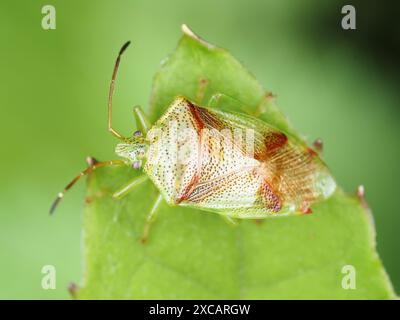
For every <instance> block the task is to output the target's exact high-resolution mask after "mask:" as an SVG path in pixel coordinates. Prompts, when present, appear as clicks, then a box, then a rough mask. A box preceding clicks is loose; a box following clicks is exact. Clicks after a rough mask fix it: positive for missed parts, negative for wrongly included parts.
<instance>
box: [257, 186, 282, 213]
mask: <svg viewBox="0 0 400 320" xmlns="http://www.w3.org/2000/svg"><path fill="white" fill-rule="evenodd" d="M261 196H262V201H263V203H264V205H265V207H266V209H267V210H268V211H272V212H278V211H279V210H281V208H282V203H281V200H280V198H279V196H278V195H277V193H276V192H274V190H273V189H272V187H271V186H270V184H269V183H268V182H267V181H266V180H265V181H264V182H263V183H262V185H261Z"/></svg>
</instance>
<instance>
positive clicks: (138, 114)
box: [133, 106, 150, 135]
mask: <svg viewBox="0 0 400 320" xmlns="http://www.w3.org/2000/svg"><path fill="white" fill-rule="evenodd" d="M133 115H134V116H135V120H136V125H137V126H138V129H139V130H140V131H141V132H143V134H144V135H146V133H147V131H149V129H150V121H149V119H147V116H146V114H145V113H144V112H143V109H142V107H141V106H135V107H133Z"/></svg>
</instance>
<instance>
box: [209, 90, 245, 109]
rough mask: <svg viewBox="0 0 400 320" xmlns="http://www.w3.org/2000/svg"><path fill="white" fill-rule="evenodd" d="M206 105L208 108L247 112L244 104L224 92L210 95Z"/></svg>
mask: <svg viewBox="0 0 400 320" xmlns="http://www.w3.org/2000/svg"><path fill="white" fill-rule="evenodd" d="M207 106H208V107H210V108H218V109H220V110H222V111H228V112H232V111H238V112H244V113H247V112H248V111H246V110H247V108H246V105H245V104H244V103H243V102H241V101H239V100H237V99H235V98H232V97H231V96H228V95H226V94H224V93H215V94H213V95H212V96H211V98H210V100H208V104H207Z"/></svg>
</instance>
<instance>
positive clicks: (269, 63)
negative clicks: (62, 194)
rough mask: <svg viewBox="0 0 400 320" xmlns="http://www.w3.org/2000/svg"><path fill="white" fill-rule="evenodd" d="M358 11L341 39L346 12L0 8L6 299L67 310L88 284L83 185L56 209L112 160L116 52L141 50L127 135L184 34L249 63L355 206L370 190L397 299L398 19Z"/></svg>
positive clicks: (359, 6)
mask: <svg viewBox="0 0 400 320" xmlns="http://www.w3.org/2000/svg"><path fill="white" fill-rule="evenodd" d="M350 3H351V4H353V5H354V6H355V7H356V10H357V30H355V31H354V30H353V31H351V30H349V31H344V30H342V29H341V27H340V21H341V18H342V14H341V13H340V11H341V7H342V6H343V5H344V4H348V3H347V2H344V1H329V3H328V1H324V2H322V1H317V0H315V1H311V0H305V1H249V0H236V1H229V0H225V1H220V0H202V1H197V2H195V1H180V0H170V1H148V0H140V1H138V0H136V1H70V0H69V1H54V0H51V1H20V0H18V1H11V0H2V1H1V3H0V9H1V10H0V17H1V18H0V35H1V40H2V41H1V59H0V70H1V71H0V72H1V80H0V95H1V120H2V121H1V126H0V130H1V141H2V143H1V147H2V152H1V159H0V162H1V170H0V174H1V185H0V209H1V210H0V298H2V299H9V298H23V299H31V298H68V297H69V295H68V292H67V290H66V288H67V286H68V283H69V282H70V281H75V282H77V283H79V281H80V279H81V276H82V274H81V272H82V263H83V262H82V259H81V249H82V248H81V220H82V217H81V215H82V211H83V202H84V188H85V184H84V183H80V184H79V185H78V186H77V187H76V188H74V189H73V190H72V191H71V192H70V193H69V194H68V195H67V197H66V199H65V200H64V201H63V203H62V204H61V205H60V207H59V210H58V212H57V213H56V215H55V216H53V217H49V216H48V209H49V206H50V204H51V202H52V200H53V199H54V196H55V195H56V193H57V192H58V191H60V190H61V189H62V187H64V185H65V184H66V183H67V182H68V181H69V180H70V179H71V178H72V177H73V176H74V175H76V174H77V173H78V172H79V171H80V170H81V169H83V168H84V167H85V165H86V163H85V162H84V159H85V157H86V156H87V155H94V156H96V157H97V158H99V159H103V160H104V159H115V158H116V156H115V155H114V153H113V149H114V145H115V143H116V141H115V139H113V137H112V136H111V135H110V134H109V133H108V132H107V130H106V125H107V110H106V101H107V93H108V85H109V80H110V77H111V72H112V68H113V63H114V59H115V57H116V53H117V52H118V50H119V48H120V46H121V45H122V44H123V43H124V41H126V40H128V39H130V40H132V42H133V46H132V48H130V49H129V51H128V52H127V55H126V56H125V58H124V60H123V61H122V66H121V69H120V70H121V72H120V77H119V79H118V82H117V89H116V90H117V91H116V97H115V107H116V109H115V110H116V112H115V116H114V118H115V124H116V127H117V128H119V129H120V130H121V131H122V132H125V133H131V132H132V131H133V129H134V128H133V123H134V122H133V118H132V116H131V115H132V112H131V110H132V107H133V105H135V104H141V105H143V106H146V105H147V102H148V99H149V94H150V89H151V83H152V77H153V75H154V73H155V72H156V71H157V69H158V67H159V64H160V61H161V60H162V59H163V58H164V57H165V56H166V55H167V54H168V53H170V52H171V51H172V50H173V49H174V48H175V46H176V43H177V41H178V39H179V38H180V36H181V31H180V25H181V24H182V23H187V24H188V25H189V26H191V27H192V28H193V29H194V30H195V31H196V32H197V33H199V34H200V35H201V36H203V37H204V38H205V39H207V40H209V41H210V42H211V43H215V44H217V45H219V46H222V47H225V48H227V49H229V50H230V51H231V52H232V53H233V55H234V56H236V57H237V58H238V59H239V60H241V61H242V62H243V63H244V64H245V65H246V66H247V67H248V69H249V70H250V71H252V72H253V73H254V75H255V76H256V77H257V78H258V79H259V81H260V82H261V83H262V84H263V85H264V86H265V88H267V89H269V90H272V91H273V92H274V93H276V94H277V97H278V98H277V99H278V100H277V103H278V105H279V106H280V107H281V109H282V110H283V111H284V113H285V114H286V115H287V116H288V117H289V119H290V120H291V122H292V123H293V125H294V126H295V127H296V128H297V129H299V130H300V131H301V132H302V133H303V134H305V136H306V137H307V138H308V139H309V141H312V140H314V139H315V138H318V137H321V138H323V140H324V144H325V148H324V158H325V160H326V162H327V163H328V165H329V167H330V168H331V170H332V171H333V173H334V175H335V177H336V178H337V180H338V182H339V184H340V185H341V186H343V188H344V189H345V190H346V191H347V192H350V193H352V192H354V191H355V190H356V188H357V186H358V185H359V184H363V185H365V188H366V198H367V201H368V203H369V204H370V206H371V208H372V210H373V212H374V217H375V223H376V229H377V246H378V252H379V254H380V256H381V258H382V260H383V262H384V265H385V267H386V270H387V272H388V273H389V275H390V278H391V279H392V282H393V284H394V287H395V289H396V291H397V292H399V291H400V256H399V251H400V243H399V240H398V234H399V231H400V215H399V214H398V212H399V210H398V198H399V196H398V188H397V186H398V181H400V170H399V168H398V159H399V157H400V148H399V147H400V142H399V133H400V126H399V125H398V121H399V120H400V110H399V107H400V104H399V101H400V90H399V89H400V88H399V76H398V75H399V71H400V64H399V63H400V62H399V60H398V57H399V56H400V50H399V48H400V44H399V39H400V24H399V23H396V20H395V19H396V17H397V15H398V13H399V10H398V8H399V6H398V5H397V6H396V5H395V4H393V5H389V4H385V5H384V4H379V3H378V2H375V3H374V2H373V1H372V2H369V3H368V4H366V3H365V1H364V2H362V1H352V2H350ZM46 4H51V5H54V6H55V8H56V14H57V15H56V19H57V20H56V21H57V28H56V30H49V31H45V30H43V29H42V27H41V19H42V17H43V15H42V14H41V8H42V6H43V5H46ZM283 236H284V235H283ZM349 245H350V246H351V245H352V243H349ZM46 264H51V265H54V266H55V267H56V270H57V289H56V290H43V289H42V288H41V279H42V274H41V268H42V266H43V265H46Z"/></svg>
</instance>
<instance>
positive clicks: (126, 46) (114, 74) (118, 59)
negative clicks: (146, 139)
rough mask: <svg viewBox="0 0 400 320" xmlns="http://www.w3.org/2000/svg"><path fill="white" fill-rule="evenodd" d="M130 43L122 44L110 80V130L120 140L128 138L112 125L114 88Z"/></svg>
mask: <svg viewBox="0 0 400 320" xmlns="http://www.w3.org/2000/svg"><path fill="white" fill-rule="evenodd" d="M130 43H131V42H130V41H128V42H126V43H125V44H124V45H123V46H122V48H121V50H119V53H118V57H117V60H116V61H115V66H114V70H113V74H112V78H111V82H110V90H109V92H108V131H110V132H111V133H112V134H113V135H114V136H115V137H117V138H118V139H120V140H126V138H124V137H123V136H122V135H121V134H120V133H119V132H118V131H116V130H115V129H114V128H113V127H112V124H111V123H112V103H113V96H114V89H115V81H116V79H117V73H118V68H119V63H120V61H121V56H122V54H123V53H124V51H125V50H126V48H128V46H129V45H130Z"/></svg>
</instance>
